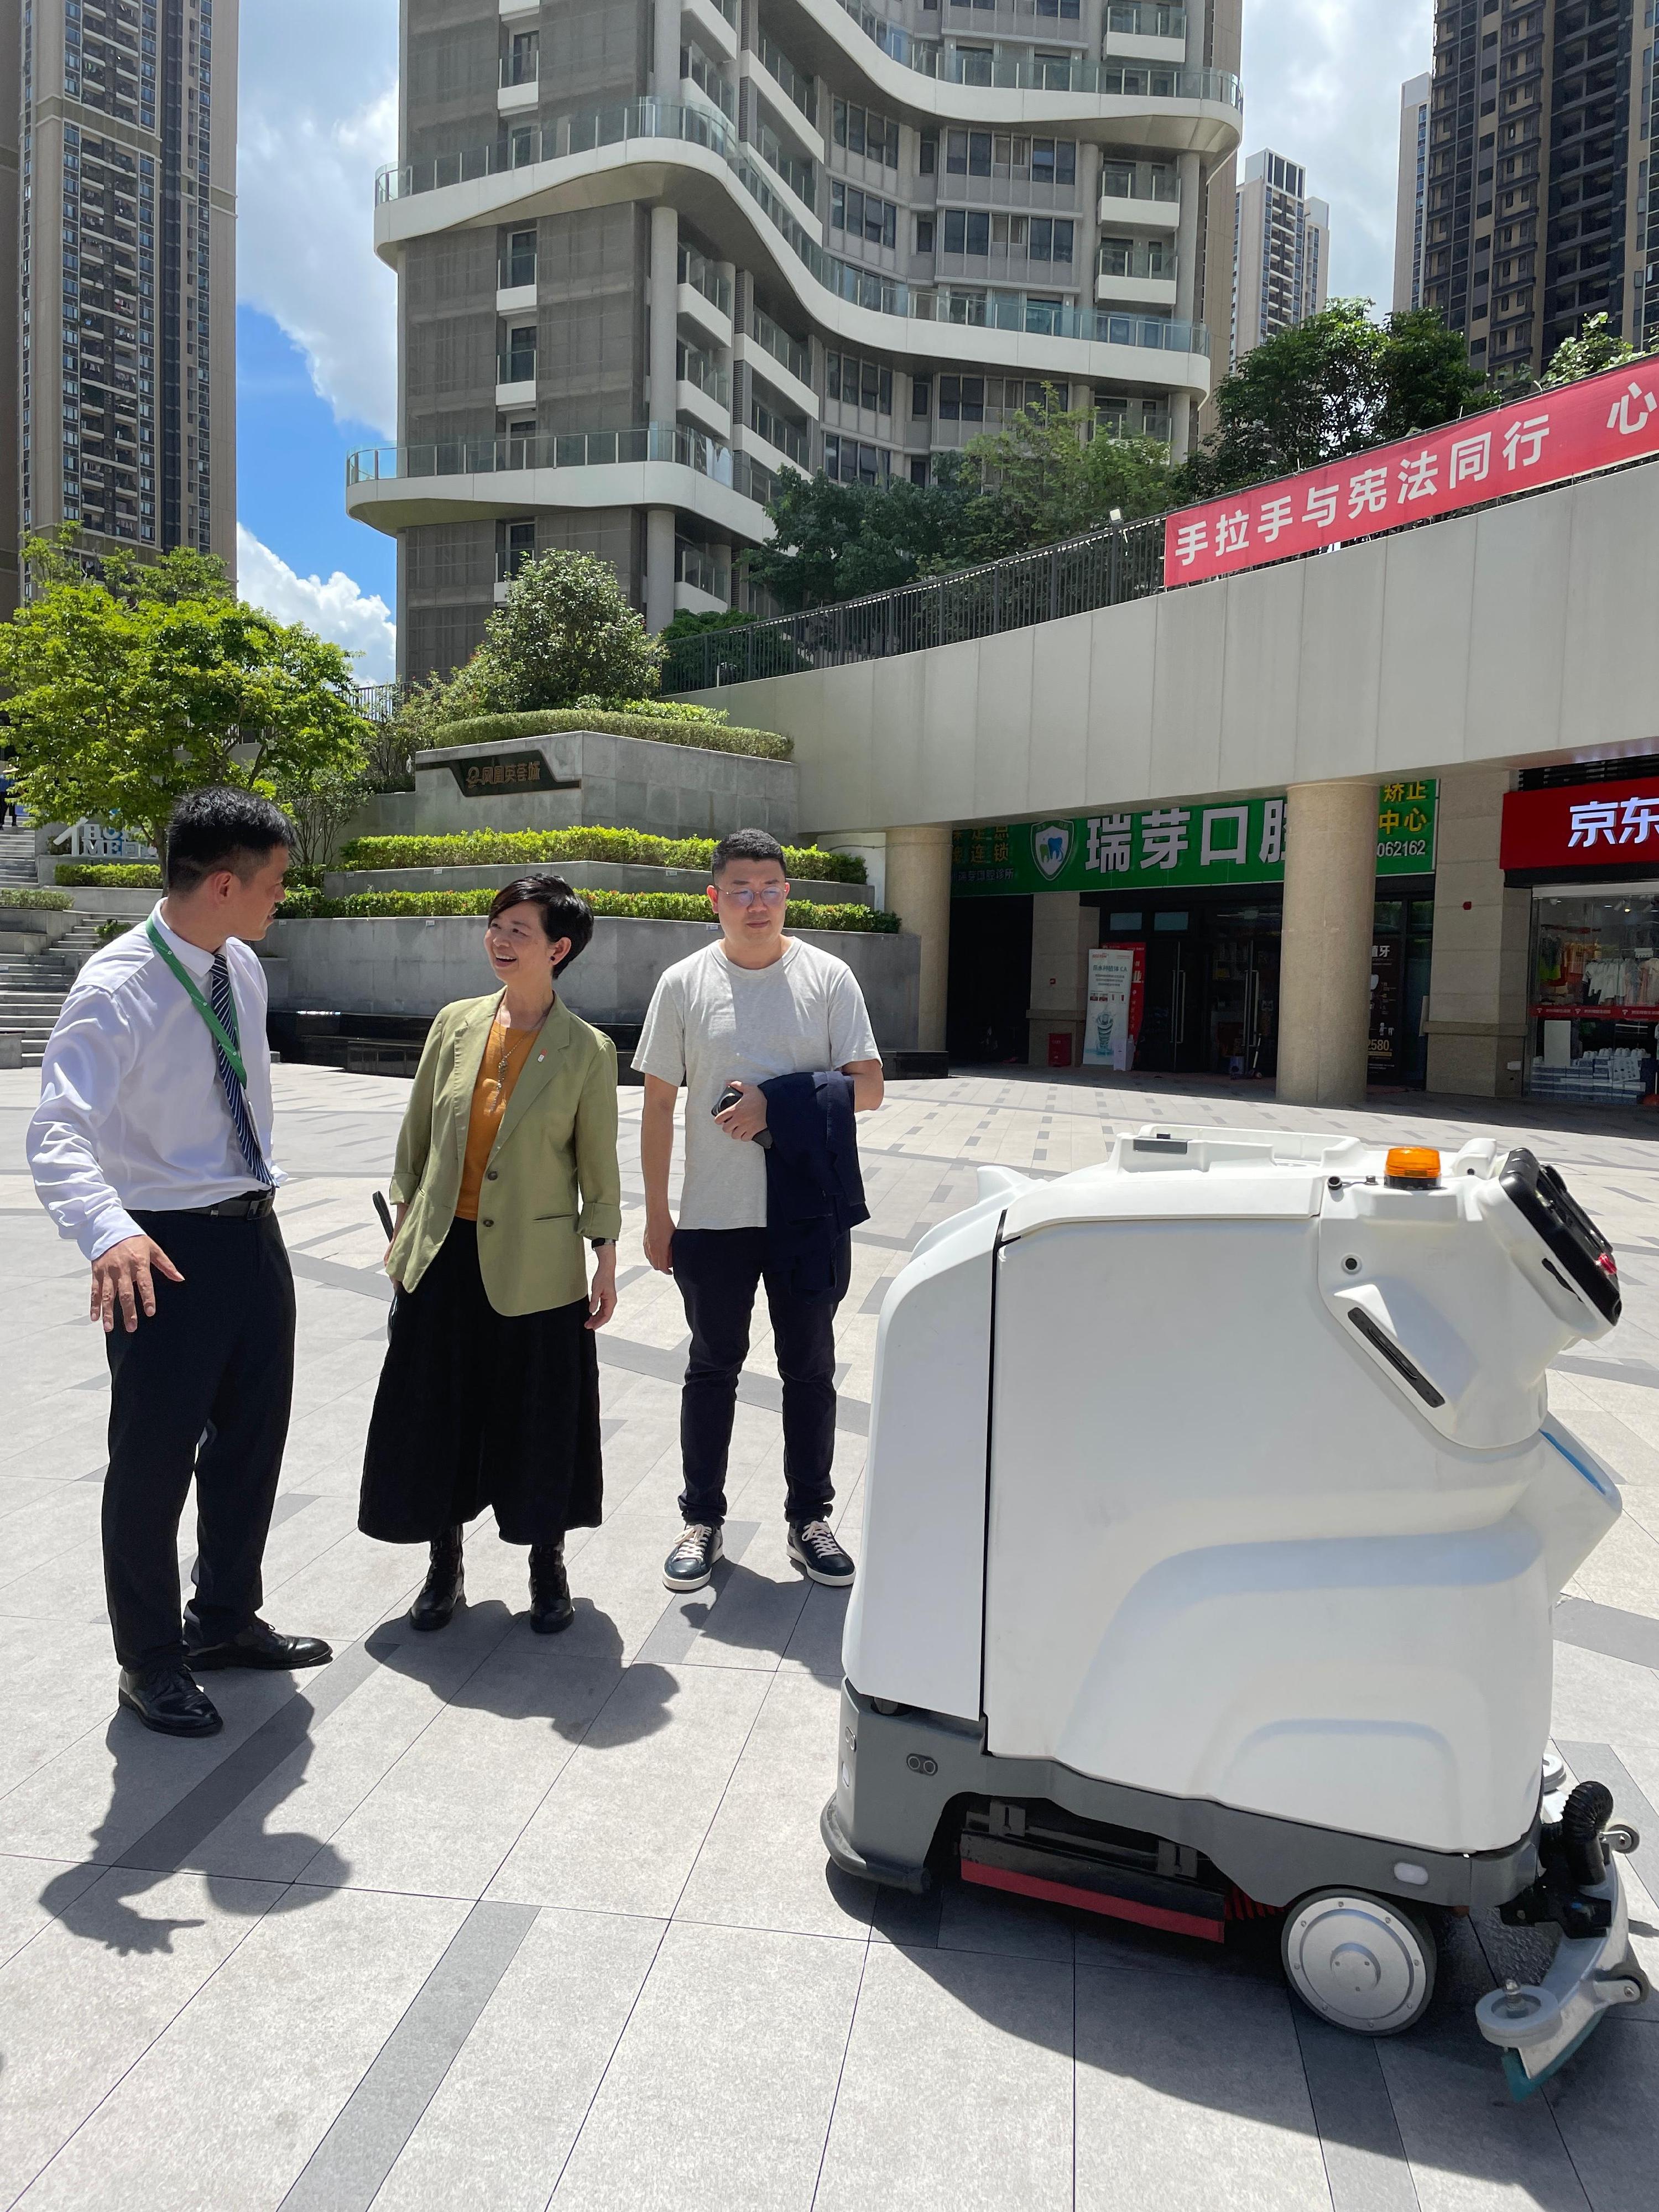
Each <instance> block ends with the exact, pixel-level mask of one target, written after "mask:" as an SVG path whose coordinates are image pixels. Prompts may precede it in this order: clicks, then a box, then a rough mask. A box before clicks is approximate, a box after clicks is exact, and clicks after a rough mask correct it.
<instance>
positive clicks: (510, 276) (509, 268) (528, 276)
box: [495, 253, 536, 292]
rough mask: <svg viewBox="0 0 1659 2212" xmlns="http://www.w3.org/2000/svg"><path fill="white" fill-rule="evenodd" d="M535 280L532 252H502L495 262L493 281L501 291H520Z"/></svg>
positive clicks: (534, 263) (534, 261) (534, 264)
mask: <svg viewBox="0 0 1659 2212" xmlns="http://www.w3.org/2000/svg"><path fill="white" fill-rule="evenodd" d="M535 281H536V257H535V255H534V254H533V253H503V254H502V255H501V258H500V259H499V260H498V261H497V262H496V264H495V283H496V285H497V286H498V288H499V289H501V291H503V292H521V291H523V290H524V289H525V287H526V285H528V284H533V283H535Z"/></svg>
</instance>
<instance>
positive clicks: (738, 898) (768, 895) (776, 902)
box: [720, 884, 789, 906]
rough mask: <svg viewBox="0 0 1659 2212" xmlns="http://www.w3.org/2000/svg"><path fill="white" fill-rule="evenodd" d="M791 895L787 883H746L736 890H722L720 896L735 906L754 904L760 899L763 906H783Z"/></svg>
mask: <svg viewBox="0 0 1659 2212" xmlns="http://www.w3.org/2000/svg"><path fill="white" fill-rule="evenodd" d="M720 896H721V897H722V898H723V899H727V900H729V901H730V902H731V903H732V905H733V906H753V904H754V903H755V901H756V900H757V899H758V900H759V901H760V902H761V903H762V905H763V906H781V905H782V904H783V902H784V901H785V899H787V897H788V896H789V886H788V884H758V885H757V884H743V885H741V886H740V887H739V888H738V890H730V891H722V892H721V893H720Z"/></svg>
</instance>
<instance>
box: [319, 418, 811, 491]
mask: <svg viewBox="0 0 1659 2212" xmlns="http://www.w3.org/2000/svg"><path fill="white" fill-rule="evenodd" d="M641 461H667V462H671V463H673V464H674V465H676V466H678V467H679V468H684V469H691V470H693V471H695V472H696V474H697V475H698V476H702V477H708V479H709V480H710V482H711V483H718V484H724V485H726V486H727V487H729V489H732V490H733V491H735V492H737V493H738V494H739V495H741V496H742V497H743V498H744V499H752V500H753V501H755V502H756V503H757V505H758V506H761V507H764V506H765V505H766V503H767V501H769V500H770V499H771V498H772V497H773V496H774V495H775V492H776V489H777V478H776V476H775V473H774V471H771V470H770V469H766V468H763V467H762V466H761V465H760V464H759V463H758V462H757V461H754V460H751V459H750V457H749V455H748V454H747V453H733V452H732V448H731V447H730V446H728V445H726V444H725V443H724V442H723V441H721V440H720V439H718V438H711V437H710V436H709V435H708V433H707V431H704V430H694V429H692V428H690V427H689V425H687V424H686V423H684V422H646V423H641V424H640V425H638V426H637V427H636V428H633V429H630V430H573V431H567V432H559V433H554V432H549V433H548V434H547V435H544V436H541V437H536V438H447V439H443V440H441V441H439V442H438V443H437V444H435V445H425V446H362V447H358V449H357V450H356V452H355V453H349V454H348V455H347V456H346V483H347V485H348V487H349V486H352V485H355V484H363V483H426V482H429V481H430V480H431V479H432V478H434V477H477V476H500V475H502V474H505V473H507V472H508V471H518V470H520V469H599V468H617V467H619V466H623V465H629V464H637V463H639V462H641Z"/></svg>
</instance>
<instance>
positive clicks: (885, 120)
mask: <svg viewBox="0 0 1659 2212" xmlns="http://www.w3.org/2000/svg"><path fill="white" fill-rule="evenodd" d="M833 127H834V131H835V138H836V145H837V146H844V147H845V148H846V149H847V151H848V153H849V154H861V155H863V156H864V158H865V160H866V161H879V162H881V164H882V165H883V167H885V168H889V169H896V168H897V167H898V157H899V127H898V125H897V124H896V122H895V121H894V119H893V118H892V117H891V116H890V115H881V114H878V112H876V110H875V109H874V108H873V107H860V106H859V105H858V103H857V102H856V101H855V100H837V101H836V106H835V117H834V126H833Z"/></svg>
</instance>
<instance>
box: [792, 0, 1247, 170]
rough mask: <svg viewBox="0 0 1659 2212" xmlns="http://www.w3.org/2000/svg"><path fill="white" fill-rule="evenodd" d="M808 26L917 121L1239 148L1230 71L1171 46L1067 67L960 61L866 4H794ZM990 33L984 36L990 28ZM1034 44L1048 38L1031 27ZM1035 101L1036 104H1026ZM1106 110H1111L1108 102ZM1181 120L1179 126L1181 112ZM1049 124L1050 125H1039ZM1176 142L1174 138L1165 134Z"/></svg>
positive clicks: (1213, 150)
mask: <svg viewBox="0 0 1659 2212" xmlns="http://www.w3.org/2000/svg"><path fill="white" fill-rule="evenodd" d="M789 4H792V5H793V7H794V9H796V10H797V11H798V12H799V17H800V19H801V21H802V22H803V23H804V24H805V25H810V26H811V28H812V30H813V31H815V32H817V33H818V34H819V37H820V39H821V40H823V42H826V43H828V44H830V45H832V46H834V47H835V49H836V52H837V53H838V54H839V56H840V57H841V58H842V60H843V61H845V62H846V63H848V64H850V66H851V67H852V68H854V70H858V71H859V72H860V74H861V75H862V76H866V77H867V78H868V79H869V80H870V82H872V84H873V85H876V86H878V87H879V88H880V89H881V91H882V92H883V93H884V95H885V96H886V98H887V99H888V100H893V101H896V102H897V103H899V105H900V106H902V107H905V108H908V109H909V110H910V111H911V113H912V116H913V117H915V116H925V117H927V118H932V119H936V120H939V121H945V122H951V123H968V122H976V123H984V122H986V121H987V120H988V121H993V122H999V123H1002V122H1006V123H1014V124H1017V123H1022V122H1023V123H1026V124H1036V125H1038V127H1039V128H1042V127H1047V128H1049V129H1052V128H1053V127H1054V124H1055V123H1056V122H1057V121H1061V120H1063V121H1065V122H1066V123H1067V124H1068V125H1079V126H1084V127H1085V128H1086V126H1087V125H1089V124H1090V123H1091V122H1097V121H1100V120H1103V119H1106V120H1109V123H1110V125H1111V131H1110V135H1111V136H1112V137H1114V138H1115V140H1116V141H1117V142H1118V143H1126V142H1133V141H1134V140H1135V139H1137V138H1140V139H1141V142H1142V143H1146V144H1149V145H1152V144H1161V145H1167V146H1170V147H1179V148H1182V149H1186V150H1188V151H1191V152H1194V153H1201V154H1204V155H1219V154H1225V153H1228V152H1230V151H1232V150H1234V149H1236V147H1237V143H1238V139H1239V137H1240V133H1241V131H1242V127H1243V105H1244V94H1243V88H1242V87H1241V85H1240V83H1239V81H1238V79H1237V76H1234V75H1232V73H1231V71H1229V70H1207V69H1200V68H1188V66H1187V65H1186V64H1185V63H1184V62H1183V61H1182V59H1181V58H1180V54H1179V50H1177V49H1176V47H1175V46H1174V45H1173V43H1172V42H1171V41H1170V40H1166V39H1160V40H1157V41H1156V42H1154V41H1153V40H1146V41H1145V52H1139V51H1136V52H1124V51H1121V44H1122V42H1121V40H1119V41H1112V40H1109V41H1108V46H1107V56H1106V58H1105V59H1104V60H1101V61H1096V60H1094V59H1092V58H1089V57H1086V56H1084V55H1078V56H1075V57H1072V58H1063V59H1062V58H1059V57H1055V56H1042V55H1038V54H1036V53H1035V52H1008V51H1006V50H1004V49H1003V48H1001V47H995V48H994V50H993V51H992V52H990V53H989V54H987V53H985V52H982V51H981V50H980V49H979V48H978V47H977V46H975V47H972V48H970V49H969V50H968V51H966V52H964V51H963V50H962V49H961V48H960V47H958V46H957V45H956V44H955V43H954V41H953V40H942V39H939V38H938V37H923V36H920V35H918V34H917V33H915V32H914V31H910V30H907V29H906V28H905V27H904V26H903V25H902V24H900V23H895V22H893V21H890V18H889V17H887V16H886V15H882V14H880V13H878V11H877V10H876V9H873V8H871V7H867V6H866V5H864V4H863V0H789ZM987 28H988V27H987ZM1030 36H1031V38H1032V39H1033V40H1039V39H1040V38H1041V37H1042V33H1041V31H1040V29H1039V28H1038V27H1037V21H1036V19H1035V18H1034V19H1033V21H1032V25H1031V30H1030ZM1034 100H1035V101H1036V102H1038V103H1042V104H1039V105H1030V104H1026V105H1022V104H1021V103H1022V102H1027V103H1029V102H1031V101H1034ZM1108 102H1109V103H1110V109H1109V111H1107V110H1106V109H1104V108H1103V103H1108ZM1148 103H1150V104H1152V107H1153V108H1154V110H1157V109H1159V108H1161V109H1162V111H1163V112H1162V115H1161V118H1159V117H1158V116H1157V115H1156V114H1154V115H1153V116H1152V117H1148V118H1146V119H1147V121H1148V122H1149V123H1150V124H1151V125H1152V129H1151V131H1150V132H1149V133H1148V134H1147V135H1145V136H1144V137H1143V136H1142V134H1141V133H1140V132H1139V131H1137V129H1136V128H1135V125H1134V121H1133V109H1134V108H1135V107H1137V106H1146V104H1148ZM1177 109H1179V110H1180V111H1181V114H1180V117H1179V118H1177V114H1176V110H1177ZM1042 117H1046V118H1048V121H1047V124H1046V125H1042V123H1041V122H1040V121H1039V118H1042ZM1165 134H1170V135H1165Z"/></svg>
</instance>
